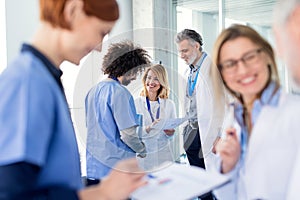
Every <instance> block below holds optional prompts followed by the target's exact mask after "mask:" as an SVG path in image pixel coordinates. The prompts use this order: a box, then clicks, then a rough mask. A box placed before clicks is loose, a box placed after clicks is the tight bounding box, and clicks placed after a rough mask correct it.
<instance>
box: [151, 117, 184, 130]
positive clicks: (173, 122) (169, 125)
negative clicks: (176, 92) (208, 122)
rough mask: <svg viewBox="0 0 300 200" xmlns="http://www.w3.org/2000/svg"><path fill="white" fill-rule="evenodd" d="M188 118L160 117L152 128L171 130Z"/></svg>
mask: <svg viewBox="0 0 300 200" xmlns="http://www.w3.org/2000/svg"><path fill="white" fill-rule="evenodd" d="M186 120H188V118H187V117H184V118H175V119H160V120H159V121H158V122H157V123H156V124H154V125H153V126H152V127H151V129H156V130H170V129H175V128H176V127H177V126H179V125H180V124H182V123H183V122H185V121H186Z"/></svg>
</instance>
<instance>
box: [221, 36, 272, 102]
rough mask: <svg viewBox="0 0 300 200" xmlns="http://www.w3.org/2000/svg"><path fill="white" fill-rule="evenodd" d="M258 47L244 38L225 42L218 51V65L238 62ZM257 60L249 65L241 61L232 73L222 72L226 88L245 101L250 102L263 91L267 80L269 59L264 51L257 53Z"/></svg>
mask: <svg viewBox="0 0 300 200" xmlns="http://www.w3.org/2000/svg"><path fill="white" fill-rule="evenodd" d="M257 49H260V47H259V46H258V45H257V44H254V43H253V42H252V41H251V40H250V39H248V38H246V37H238V38H236V39H233V40H228V41H227V42H225V43H224V44H223V46H222V48H221V49H220V63H226V62H228V61H235V60H239V59H241V58H242V57H245V55H247V54H249V52H253V51H255V50H257ZM256 56H258V57H257V60H255V62H254V63H252V64H251V65H246V64H245V63H244V62H243V61H239V62H238V63H237V66H236V67H237V69H236V70H235V71H234V72H231V73H229V72H226V71H225V70H222V71H221V73H222V77H223V79H224V82H225V83H226V85H227V87H228V88H229V89H231V90H232V91H234V92H237V93H240V94H241V95H242V97H243V99H244V100H245V101H252V100H253V99H255V98H256V97H257V95H258V94H259V93H261V91H262V90H263V89H264V87H265V86H266V84H267V82H268V80H269V69H268V64H269V59H268V56H267V54H266V53H265V52H264V51H261V52H260V53H257V55H256Z"/></svg>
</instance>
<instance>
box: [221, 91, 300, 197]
mask: <svg viewBox="0 0 300 200" xmlns="http://www.w3.org/2000/svg"><path fill="white" fill-rule="evenodd" d="M299 117H300V99H299V97H295V96H286V94H284V93H282V94H281V99H280V102H279V105H278V107H272V106H268V105H266V106H264V108H263V109H262V111H261V113H260V115H259V117H258V119H257V121H256V124H255V126H254V128H253V130H252V133H251V138H250V140H249V144H248V149H247V155H246V158H245V163H244V164H243V166H241V168H240V166H239V164H238V165H237V167H236V168H235V169H234V170H233V171H232V172H231V173H229V174H228V176H232V177H234V179H233V181H232V182H231V183H229V184H228V185H225V186H224V187H223V188H220V189H218V190H217V191H215V193H216V192H217V196H218V199H220V200H224V199H226V200H227V199H228V200H234V199H238V200H240V199H241V200H243V199H247V200H248V199H249V200H250V199H274V200H277V199H278V200H281V199H299V198H300V193H299V191H298V190H299V189H298V188H299V184H300V166H299V165H300V162H299V161H298V160H297V159H299V158H300V155H299V154H298V153H299V148H300V147H299V146H300V145H299V144H300V134H299V130H300V123H299ZM297 163H298V165H297ZM239 168H240V169H239ZM237 169H238V171H237ZM234 174H238V175H234ZM220 194H222V195H220Z"/></svg>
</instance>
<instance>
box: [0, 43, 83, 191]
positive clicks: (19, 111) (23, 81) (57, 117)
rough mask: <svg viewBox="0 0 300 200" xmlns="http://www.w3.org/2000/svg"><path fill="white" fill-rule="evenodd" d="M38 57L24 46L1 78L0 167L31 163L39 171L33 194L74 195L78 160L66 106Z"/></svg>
mask: <svg viewBox="0 0 300 200" xmlns="http://www.w3.org/2000/svg"><path fill="white" fill-rule="evenodd" d="M24 49H27V50H24ZM28 49H29V50H28ZM41 56H42V54H41V53H39V52H37V50H35V49H34V48H33V47H31V46H29V45H24V46H23V51H22V52H21V53H20V54H19V56H18V57H17V58H16V59H15V60H14V61H13V62H12V63H11V64H10V65H9V66H8V67H7V68H6V69H5V71H4V72H3V73H2V74H1V75H0V94H1V98H0V133H1V137H0V152H1V153H0V166H3V165H8V164H13V163H18V162H27V163H31V164H34V165H37V166H39V167H40V171H39V174H38V180H37V183H36V186H35V188H36V189H39V188H44V187H47V186H53V185H60V186H64V187H66V188H70V189H75V190H78V189H80V188H81V187H82V184H81V174H80V160H79V152H78V148H77V143H76V137H75V132H74V129H73V125H72V121H71V117H70V112H69V109H68V104H67V102H66V98H65V96H64V93H63V91H62V88H61V86H60V85H59V84H58V83H57V80H55V77H54V76H53V75H52V72H51V71H50V70H49V66H46V65H47V62H45V59H46V58H45V57H43V58H44V59H41ZM48 63H50V62H49V61H48ZM52 70H54V71H55V69H53V68H52Z"/></svg>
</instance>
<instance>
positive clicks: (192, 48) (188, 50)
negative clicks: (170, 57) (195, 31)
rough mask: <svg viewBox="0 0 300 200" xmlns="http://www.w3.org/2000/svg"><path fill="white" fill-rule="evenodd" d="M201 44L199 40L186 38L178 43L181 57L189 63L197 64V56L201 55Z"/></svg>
mask: <svg viewBox="0 0 300 200" xmlns="http://www.w3.org/2000/svg"><path fill="white" fill-rule="evenodd" d="M199 46H200V45H199V44H198V43H197V42H194V43H192V42H191V41H189V40H187V39H185V40H182V41H181V42H179V43H178V52H179V56H180V58H181V59H183V60H184V61H185V63H186V64H187V65H190V64H193V65H195V64H196V62H197V60H198V59H197V58H198V57H199V54H200V51H199Z"/></svg>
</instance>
